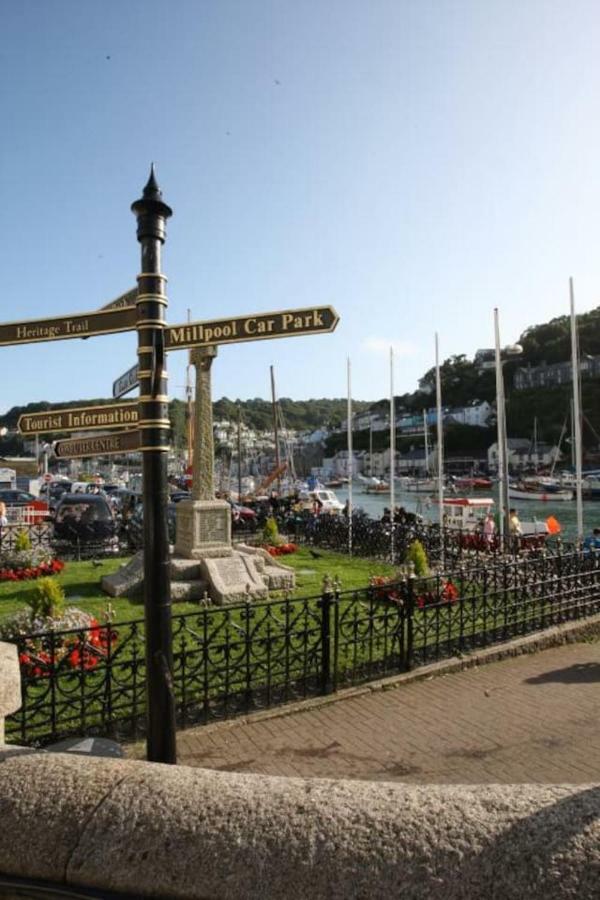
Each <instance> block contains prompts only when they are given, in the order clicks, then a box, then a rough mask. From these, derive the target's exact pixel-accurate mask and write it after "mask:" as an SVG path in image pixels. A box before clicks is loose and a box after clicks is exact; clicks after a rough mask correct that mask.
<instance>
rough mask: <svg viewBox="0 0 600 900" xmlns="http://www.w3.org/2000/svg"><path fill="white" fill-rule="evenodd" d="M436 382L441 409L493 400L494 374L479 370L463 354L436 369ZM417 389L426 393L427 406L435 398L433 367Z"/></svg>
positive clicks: (446, 361)
mask: <svg viewBox="0 0 600 900" xmlns="http://www.w3.org/2000/svg"><path fill="white" fill-rule="evenodd" d="M440 380H441V384H442V402H443V404H444V406H464V405H465V404H467V403H471V402H472V401H473V400H476V399H479V400H489V401H491V400H493V399H494V398H495V384H494V373H493V372H490V371H489V370H484V371H480V370H479V369H478V367H477V366H476V365H475V363H474V362H473V361H472V360H470V359H467V357H466V356H465V354H464V353H460V354H458V355H455V356H451V357H450V359H446V360H444V362H443V363H442V365H441V366H440ZM419 388H420V389H421V391H424V392H426V393H427V394H428V396H429V403H428V405H431V404H432V403H433V402H434V401H433V400H432V398H434V397H435V366H432V368H431V369H429V370H428V371H427V372H426V373H425V374H424V375H423V377H422V378H421V379H420V381H419Z"/></svg>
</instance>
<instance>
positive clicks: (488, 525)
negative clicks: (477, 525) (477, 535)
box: [483, 512, 496, 550]
mask: <svg viewBox="0 0 600 900" xmlns="http://www.w3.org/2000/svg"><path fill="white" fill-rule="evenodd" d="M495 534H496V523H495V522H494V517H493V515H492V514H491V512H489V513H488V514H487V515H486V517H485V519H484V521H483V542H484V544H485V548H486V550H491V549H492V548H493V546H494V535H495Z"/></svg>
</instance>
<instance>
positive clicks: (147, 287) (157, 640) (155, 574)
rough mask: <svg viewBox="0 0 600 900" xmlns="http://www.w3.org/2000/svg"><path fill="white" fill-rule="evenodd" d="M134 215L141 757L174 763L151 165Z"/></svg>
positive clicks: (164, 408) (157, 197)
mask: <svg viewBox="0 0 600 900" xmlns="http://www.w3.org/2000/svg"><path fill="white" fill-rule="evenodd" d="M131 209H132V211H133V212H134V214H135V215H136V217H137V237H138V241H139V242H140V244H141V251H142V253H141V255H142V269H141V274H140V275H138V297H137V332H138V363H139V369H138V379H139V382H140V396H139V401H138V403H139V411H140V420H139V424H138V428H139V429H140V431H141V434H142V440H141V446H140V450H141V451H142V492H143V497H142V499H143V504H144V546H145V548H146V552H145V553H144V610H145V619H146V679H147V681H146V683H147V692H148V694H147V695H148V717H147V718H148V738H147V756H148V759H149V760H150V761H153V762H164V763H175V762H176V761H177V759H176V745H175V692H174V689H173V675H172V672H173V654H172V636H171V580H170V573H169V567H170V558H169V533H168V526H167V504H168V499H169V496H168V481H167V456H168V452H169V429H170V422H169V398H168V396H167V378H166V374H167V373H166V354H165V343H164V341H165V334H164V329H165V308H166V306H167V297H166V294H165V290H164V285H165V281H166V278H165V276H164V275H163V274H162V273H161V247H162V245H163V243H164V241H165V237H166V233H165V225H166V220H167V219H168V218H169V217H170V216H171V215H172V210H171V209H170V208H169V207H168V206H167V204H166V203H164V202H163V199H162V193H161V191H160V189H159V187H158V184H157V183H156V179H155V177H154V167H152V170H151V172H150V178H149V179H148V183H147V184H146V187H145V188H144V192H143V195H142V198H141V199H140V200H136V202H135V203H134V204H133V205H132V207H131Z"/></svg>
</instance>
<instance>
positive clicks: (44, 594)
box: [25, 577, 65, 619]
mask: <svg viewBox="0 0 600 900" xmlns="http://www.w3.org/2000/svg"><path fill="white" fill-rule="evenodd" d="M25 602H26V603H27V605H28V606H29V607H30V608H31V617H32V619H36V618H38V617H39V616H42V617H43V618H49V619H58V618H59V617H60V616H62V615H63V613H64V610H65V592H64V590H63V587H62V585H61V584H59V583H58V581H57V580H56V578H51V577H46V578H40V580H39V581H38V583H37V584H36V586H35V587H34V588H33V590H32V592H31V595H30V596H29V597H27V599H26V601H25Z"/></svg>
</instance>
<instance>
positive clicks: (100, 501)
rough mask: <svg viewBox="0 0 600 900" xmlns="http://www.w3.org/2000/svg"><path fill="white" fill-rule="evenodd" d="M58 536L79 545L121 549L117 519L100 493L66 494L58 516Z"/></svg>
mask: <svg viewBox="0 0 600 900" xmlns="http://www.w3.org/2000/svg"><path fill="white" fill-rule="evenodd" d="M54 540H55V541H56V542H59V543H63V542H64V543H65V544H70V545H74V546H76V547H77V548H79V549H84V550H87V551H91V552H93V553H97V552H107V551H108V552H115V553H116V552H117V551H118V549H119V540H118V527H117V521H116V519H115V517H114V515H113V512H112V510H111V508H110V506H109V504H108V502H107V500H106V498H105V497H102V496H101V495H100V494H64V495H63V497H62V498H61V500H60V501H59V503H58V505H57V507H56V514H55V516H54Z"/></svg>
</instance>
